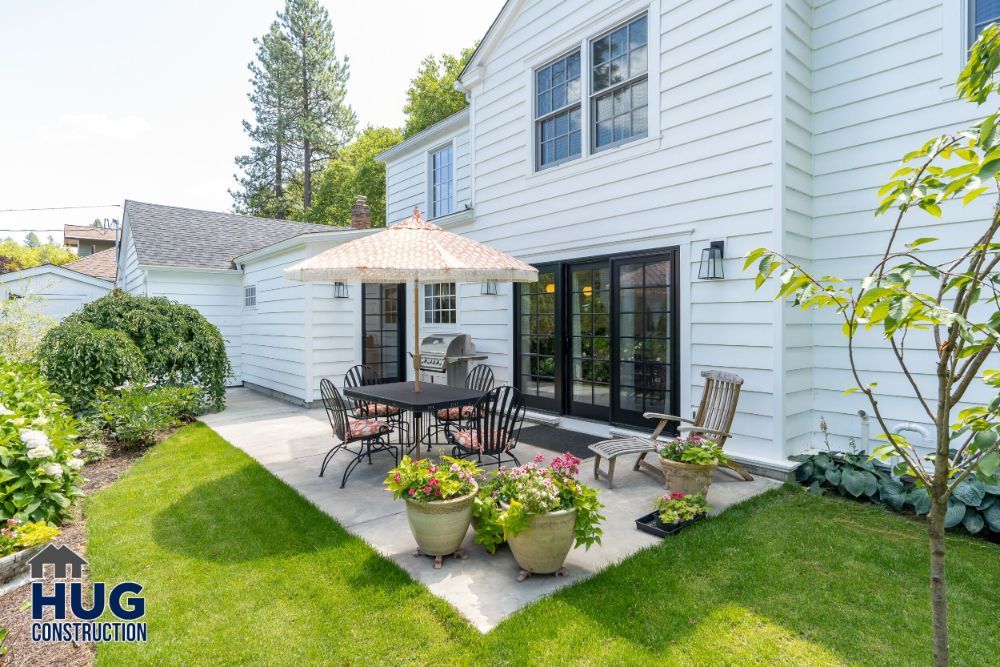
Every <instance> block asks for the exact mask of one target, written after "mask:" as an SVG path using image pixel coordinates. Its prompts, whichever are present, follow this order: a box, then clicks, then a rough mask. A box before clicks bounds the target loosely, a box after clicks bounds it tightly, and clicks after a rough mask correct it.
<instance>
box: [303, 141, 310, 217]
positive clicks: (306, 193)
mask: <svg viewBox="0 0 1000 667" xmlns="http://www.w3.org/2000/svg"><path fill="white" fill-rule="evenodd" d="M303 155H304V158H305V159H304V161H303V165H302V208H303V210H308V209H309V207H310V206H311V205H312V198H313V197H312V146H311V145H310V143H309V140H308V139H306V140H305V144H304V148H303Z"/></svg>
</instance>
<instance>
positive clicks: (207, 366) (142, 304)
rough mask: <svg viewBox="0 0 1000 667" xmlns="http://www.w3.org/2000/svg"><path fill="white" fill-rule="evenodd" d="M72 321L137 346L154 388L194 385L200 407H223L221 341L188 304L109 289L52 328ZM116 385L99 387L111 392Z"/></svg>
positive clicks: (225, 371)
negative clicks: (125, 338)
mask: <svg viewBox="0 0 1000 667" xmlns="http://www.w3.org/2000/svg"><path fill="white" fill-rule="evenodd" d="M75 322H86V323H89V324H92V325H94V326H95V327H97V328H98V329H114V330H117V331H120V332H123V333H125V334H126V335H127V336H128V337H129V338H130V339H131V340H132V341H133V342H134V343H135V344H136V346H138V348H139V350H140V352H141V353H142V357H143V359H144V360H145V368H146V371H147V372H148V374H149V376H150V377H151V378H152V379H153V380H154V381H155V382H156V384H157V385H192V386H196V387H199V388H200V389H201V391H202V399H201V400H202V403H203V409H206V410H221V409H222V408H223V407H224V406H225V393H226V378H227V377H228V376H229V375H230V374H231V373H232V368H231V367H230V365H229V358H228V357H227V356H226V345H225V341H224V340H223V338H222V335H221V334H220V333H219V330H218V329H217V328H216V327H215V325H213V324H212V323H211V322H209V321H208V320H206V319H205V317H204V316H203V315H202V314H201V313H199V312H198V311H197V310H196V309H194V308H192V307H191V306H187V305H184V304H180V303H177V302H175V301H170V300H169V299H166V298H164V297H146V296H132V295H131V294H128V293H126V292H123V291H121V290H115V291H113V292H111V293H110V294H108V295H107V296H104V297H102V298H100V299H97V300H96V301H91V302H90V303H88V304H87V305H86V306H84V307H83V309H82V310H80V311H78V312H76V313H74V314H73V315H71V316H70V317H68V318H67V319H66V320H64V322H63V324H60V325H59V327H56V329H57V330H58V329H59V328H61V327H63V326H66V324H67V323H75ZM125 379H130V380H132V381H133V382H134V381H135V380H136V378H125ZM120 384H122V382H120V381H119V382H114V383H111V384H107V383H102V384H100V385H99V387H100V388H103V389H111V388H113V387H116V386H118V385H120Z"/></svg>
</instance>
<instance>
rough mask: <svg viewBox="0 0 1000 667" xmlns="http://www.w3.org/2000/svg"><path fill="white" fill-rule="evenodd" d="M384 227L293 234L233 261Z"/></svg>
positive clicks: (347, 238)
mask: <svg viewBox="0 0 1000 667" xmlns="http://www.w3.org/2000/svg"><path fill="white" fill-rule="evenodd" d="M381 229H384V228H383V227H374V228H370V229H343V228H339V229H336V230H330V231H328V232H310V233H308V234H299V235H298V236H293V237H291V238H287V239H285V240H284V241H278V242H277V243H272V244H271V245H269V246H264V247H263V248H258V249H257V250H252V251H250V252H248V253H244V254H242V255H240V256H239V257H234V258H233V262H234V263H235V264H236V265H237V266H243V265H244V264H246V263H247V262H253V261H256V260H258V259H262V258H264V257H269V256H271V255H274V254H276V253H279V252H284V251H285V250H290V249H292V248H295V247H298V246H300V245H308V244H310V243H317V242H320V241H325V240H331V239H339V240H343V241H351V240H354V239H357V238H361V237H362V236H367V235H368V234H372V233H374V232H377V231H380V230H381Z"/></svg>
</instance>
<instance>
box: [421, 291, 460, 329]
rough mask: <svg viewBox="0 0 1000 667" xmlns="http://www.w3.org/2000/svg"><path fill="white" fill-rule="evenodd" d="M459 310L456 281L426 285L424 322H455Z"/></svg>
mask: <svg viewBox="0 0 1000 667" xmlns="http://www.w3.org/2000/svg"><path fill="white" fill-rule="evenodd" d="M457 312H458V308H457V303H456V298H455V283H431V284H429V285H424V323H426V324H455V322H456V321H457V318H456V313H457Z"/></svg>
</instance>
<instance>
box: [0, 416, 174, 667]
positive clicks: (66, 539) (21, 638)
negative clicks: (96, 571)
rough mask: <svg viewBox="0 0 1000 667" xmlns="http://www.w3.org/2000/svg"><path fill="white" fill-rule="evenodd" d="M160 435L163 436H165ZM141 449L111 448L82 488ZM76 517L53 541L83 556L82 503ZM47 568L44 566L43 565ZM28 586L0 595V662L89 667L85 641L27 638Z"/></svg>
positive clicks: (109, 476) (108, 478)
mask: <svg viewBox="0 0 1000 667" xmlns="http://www.w3.org/2000/svg"><path fill="white" fill-rule="evenodd" d="M168 435H169V433H168V434H164V437H166V436H168ZM145 451H146V449H144V448H128V449H124V448H120V447H118V448H115V447H114V446H113V445H112V449H111V451H110V452H109V454H108V457H107V458H106V459H104V460H103V461H97V462H96V463H91V464H89V465H87V466H85V467H84V469H83V476H84V477H85V478H86V480H87V481H86V483H84V485H83V491H84V493H86V494H88V495H89V494H91V493H94V492H95V491H99V490H100V489H102V488H104V487H105V486H108V485H109V484H111V483H112V482H114V481H115V480H116V479H118V478H119V477H120V476H121V475H122V473H124V472H125V471H126V470H128V469H129V468H130V467H131V466H132V464H133V463H135V461H136V460H137V459H138V458H140V457H141V456H142V455H143V453H145ZM75 513H76V515H77V516H76V518H75V519H74V520H73V521H67V522H66V523H64V524H63V525H62V526H61V530H62V532H61V533H60V534H59V536H58V537H57V538H56V539H55V540H53V543H54V544H57V545H59V544H65V545H66V546H68V547H70V548H71V549H73V550H74V551H76V552H77V553H79V554H81V555H82V556H84V557H86V553H87V517H86V516H84V514H83V507H82V503H81V504H79V505H77V507H76V508H75ZM47 569H48V568H47ZM51 578H52V577H51V572H50V573H49V576H47V577H46V579H47V580H49V581H47V582H46V584H47V585H46V590H51V588H50V587H49V586H48V584H50V583H51V581H50V580H51ZM30 605H31V586H30V585H27V584H26V585H24V586H22V587H20V588H18V589H16V590H13V591H11V592H9V593H7V594H6V595H4V596H3V597H0V627H4V628H7V629H8V630H9V631H10V634H9V635H8V637H7V643H6V645H7V647H8V652H7V655H6V656H4V657H0V665H3V667H8V666H9V665H66V666H71V667H76V666H78V665H79V666H89V665H92V664H93V662H94V646H93V644H89V643H86V644H84V643H80V644H77V643H72V644H71V643H63V642H53V643H51V644H47V643H41V642H33V641H31V634H30V633H31V611H30Z"/></svg>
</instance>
